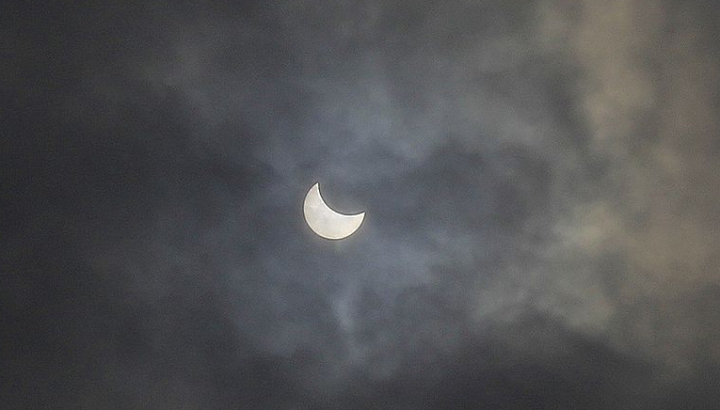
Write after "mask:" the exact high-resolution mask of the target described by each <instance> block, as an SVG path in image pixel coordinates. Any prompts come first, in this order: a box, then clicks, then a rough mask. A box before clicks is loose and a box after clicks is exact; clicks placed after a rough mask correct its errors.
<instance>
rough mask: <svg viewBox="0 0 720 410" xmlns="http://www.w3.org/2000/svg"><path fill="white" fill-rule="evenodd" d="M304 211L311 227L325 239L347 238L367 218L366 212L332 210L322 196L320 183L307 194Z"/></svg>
mask: <svg viewBox="0 0 720 410" xmlns="http://www.w3.org/2000/svg"><path fill="white" fill-rule="evenodd" d="M303 213H304V214H305V221H306V222H307V224H308V226H309V227H310V229H312V230H313V232H315V233H316V234H318V235H319V236H321V237H323V238H325V239H344V238H347V237H348V236H350V235H352V234H353V233H354V232H355V231H357V230H358V228H360V225H361V224H362V222H363V219H365V212H361V213H359V214H354V215H344V214H341V213H338V212H335V211H334V210H332V209H331V208H330V207H329V206H327V204H326V203H325V201H324V200H323V198H322V196H320V184H319V183H317V184H315V185H313V186H312V188H310V190H309V191H308V193H307V195H305V203H304V204H303Z"/></svg>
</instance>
